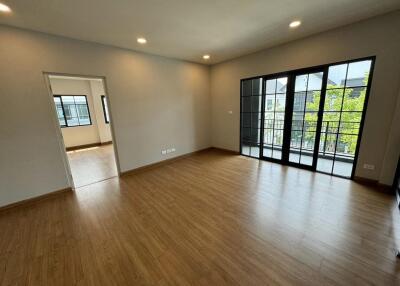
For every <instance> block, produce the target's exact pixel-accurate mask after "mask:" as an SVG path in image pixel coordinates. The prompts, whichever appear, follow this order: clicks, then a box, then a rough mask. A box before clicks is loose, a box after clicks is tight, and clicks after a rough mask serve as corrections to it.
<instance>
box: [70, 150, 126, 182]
mask: <svg viewBox="0 0 400 286" xmlns="http://www.w3.org/2000/svg"><path fill="white" fill-rule="evenodd" d="M67 154H68V160H69V164H70V167H71V172H72V177H73V179H74V185H75V187H82V186H85V185H89V184H92V183H96V182H99V181H102V180H105V179H109V178H112V177H115V176H117V175H118V172H117V166H116V164H115V156H114V149H113V146H112V144H108V145H102V146H99V147H92V148H86V149H79V150H75V151H69V152H67Z"/></svg>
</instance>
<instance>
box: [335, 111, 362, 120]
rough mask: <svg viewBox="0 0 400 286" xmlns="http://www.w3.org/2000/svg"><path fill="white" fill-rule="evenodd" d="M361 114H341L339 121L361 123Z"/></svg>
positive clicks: (348, 112) (349, 112) (357, 112)
mask: <svg viewBox="0 0 400 286" xmlns="http://www.w3.org/2000/svg"><path fill="white" fill-rule="evenodd" d="M361 117H362V112H361V111H355V112H351V111H346V112H342V117H341V119H340V121H343V122H361Z"/></svg>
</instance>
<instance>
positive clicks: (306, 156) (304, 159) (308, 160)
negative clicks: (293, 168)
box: [300, 151, 313, 166]
mask: <svg viewBox="0 0 400 286" xmlns="http://www.w3.org/2000/svg"><path fill="white" fill-rule="evenodd" d="M312 162H313V153H312V152H309V151H301V156H300V164H303V165H307V166H312Z"/></svg>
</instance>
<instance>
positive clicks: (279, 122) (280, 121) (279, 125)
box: [275, 112, 285, 129]
mask: <svg viewBox="0 0 400 286" xmlns="http://www.w3.org/2000/svg"><path fill="white" fill-rule="evenodd" d="M284 124H285V113H284V112H276V113H275V129H283V128H284Z"/></svg>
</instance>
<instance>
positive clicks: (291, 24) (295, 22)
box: [289, 21, 301, 28]
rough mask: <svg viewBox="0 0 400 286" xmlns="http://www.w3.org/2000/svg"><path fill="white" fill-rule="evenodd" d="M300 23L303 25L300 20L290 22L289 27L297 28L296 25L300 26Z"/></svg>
mask: <svg viewBox="0 0 400 286" xmlns="http://www.w3.org/2000/svg"><path fill="white" fill-rule="evenodd" d="M300 25H301V22H300V21H293V22H292V23H290V24H289V27H290V28H296V27H298V26H300Z"/></svg>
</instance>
